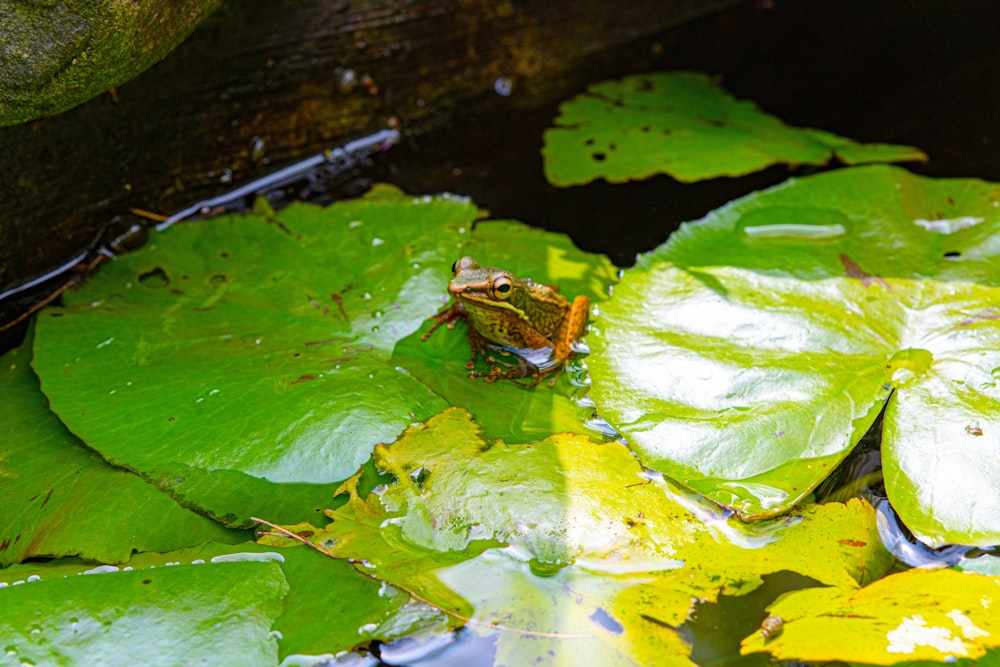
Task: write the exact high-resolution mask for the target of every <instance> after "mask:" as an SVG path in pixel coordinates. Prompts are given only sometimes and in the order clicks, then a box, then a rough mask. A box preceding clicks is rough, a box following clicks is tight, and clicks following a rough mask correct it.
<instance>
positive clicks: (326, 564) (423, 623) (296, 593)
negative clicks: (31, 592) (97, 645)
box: [0, 543, 449, 664]
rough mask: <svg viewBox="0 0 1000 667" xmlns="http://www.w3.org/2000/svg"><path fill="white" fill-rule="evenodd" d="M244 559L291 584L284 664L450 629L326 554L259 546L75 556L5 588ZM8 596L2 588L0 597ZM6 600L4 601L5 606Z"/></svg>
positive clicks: (13, 573)
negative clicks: (120, 559)
mask: <svg viewBox="0 0 1000 667" xmlns="http://www.w3.org/2000/svg"><path fill="white" fill-rule="evenodd" d="M241 561H251V562H267V563H275V564H278V565H280V569H281V572H282V573H283V576H284V577H285V579H286V580H287V594H285V595H284V596H283V600H284V603H283V610H282V611H281V612H280V614H278V615H276V616H275V618H274V619H273V625H272V626H271V627H272V629H273V630H275V631H276V632H277V634H276V635H275V636H276V637H277V638H278V648H279V654H280V656H281V657H282V658H284V657H287V656H289V655H325V654H336V653H339V652H341V651H345V650H349V649H352V648H354V647H356V646H358V645H360V644H364V643H366V642H368V641H371V640H372V639H382V640H392V639H395V638H398V637H401V636H405V635H408V634H410V633H413V632H416V631H418V630H424V629H437V628H445V627H448V625H449V624H448V619H447V617H445V616H443V615H442V614H441V613H440V612H438V611H436V610H434V609H432V608H430V607H427V606H425V605H420V604H415V603H413V602H411V601H410V600H409V596H408V595H406V594H405V593H403V592H401V591H397V590H395V589H393V588H391V587H389V586H386V585H385V584H383V583H381V582H378V581H375V580H373V579H371V578H369V577H365V576H362V575H360V574H358V572H357V571H355V569H354V568H353V567H351V566H350V565H349V564H348V563H346V562H331V561H330V559H329V558H326V557H324V556H323V555H322V554H319V553H316V552H314V551H310V550H306V549H280V550H277V551H276V550H275V549H273V548H269V547H264V546H261V545H259V544H255V543H241V544H234V545H228V544H219V543H209V544H206V545H203V546H199V547H192V548H188V549H179V550H176V551H171V552H168V553H143V554H136V555H135V556H133V557H132V559H131V560H129V561H128V563H126V564H120V565H119V566H117V567H116V566H110V565H100V564H99V563H94V562H86V561H82V560H80V559H75V558H62V559H58V560H54V561H50V562H44V563H25V564H22V565H14V566H11V567H9V568H7V569H5V570H2V571H0V589H7V587H8V586H21V585H26V584H35V583H38V582H43V583H48V582H53V581H59V580H63V579H64V578H69V579H76V578H77V575H80V574H84V573H88V572H90V573H94V574H97V573H112V574H113V573H115V572H118V571H121V572H122V573H123V574H125V573H128V572H136V573H151V572H159V571H161V568H164V567H170V568H175V567H206V568H208V569H209V570H210V571H212V572H214V571H216V570H215V568H216V567H217V566H218V565H220V564H227V563H232V562H241ZM126 568H129V569H126ZM99 581H100V582H101V583H102V584H107V585H108V586H109V588H108V589H107V592H105V589H104V588H102V586H100V585H95V586H94V587H93V594H94V595H95V596H97V597H99V598H108V597H109V596H110V595H112V593H111V592H110V591H112V590H113V589H114V587H113V583H114V581H115V580H114V578H112V577H109V578H107V579H104V578H101V579H99ZM317 582H322V585H317ZM29 588H30V586H29ZM9 590H15V588H13V587H12V588H10V589H9ZM6 592H7V590H0V596H2V595H3V594H4V593H6ZM66 594H67V595H70V593H66ZM198 595H204V596H205V599H206V600H208V604H210V605H218V604H220V603H221V602H223V601H224V599H225V597H226V594H225V592H224V591H223V592H220V591H219V589H216V588H214V587H208V588H207V589H206V590H205V591H203V592H201V593H198ZM3 599H4V598H2V597H0V600H3ZM3 604H6V603H0V607H2V605H3ZM163 614H164V618H165V619H166V620H165V622H166V623H168V624H174V623H177V622H180V618H179V616H182V615H183V610H181V612H178V610H177V609H174V608H169V607H168V608H165V609H164V610H163ZM0 617H2V613H0ZM204 640H205V642H206V643H209V644H210V643H211V641H212V639H211V638H209V637H206V638H204ZM126 643H127V642H126ZM121 649H122V651H123V652H124V651H127V650H128V647H127V646H122V647H121ZM233 655H239V654H233ZM39 664H41V663H39ZM143 664H145V663H143Z"/></svg>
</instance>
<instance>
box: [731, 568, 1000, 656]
mask: <svg viewBox="0 0 1000 667" xmlns="http://www.w3.org/2000/svg"><path fill="white" fill-rule="evenodd" d="M998 586H1000V577H987V576H983V575H979V574H968V573H960V572H956V571H954V570H935V571H927V570H919V569H917V570H909V571H907V572H901V573H899V574H894V575H891V576H889V577H886V578H885V579H881V580H879V581H876V582H875V583H873V584H871V585H870V586H867V587H865V588H863V589H861V590H858V591H847V590H843V589H839V590H838V589H836V588H811V589H805V590H801V591H795V592H792V593H788V594H787V595H785V596H783V597H781V598H779V600H778V602H776V603H775V604H774V605H772V607H771V608H770V610H769V611H770V614H771V615H772V616H777V617H779V618H781V619H782V620H783V621H784V623H783V627H782V631H781V633H780V634H778V635H777V636H774V637H771V638H770V639H767V640H765V639H764V638H763V637H761V636H760V635H759V634H754V635H752V636H750V637H747V638H746V639H744V640H743V648H742V651H743V652H744V653H750V652H761V651H766V652H768V653H770V654H771V655H772V656H773V657H774V658H776V659H778V660H789V659H795V660H803V661H807V662H824V661H826V660H843V661H845V662H846V661H850V662H858V663H865V664H871V665H895V664H898V663H906V664H911V661H917V660H926V661H932V662H935V663H941V662H949V663H951V662H954V661H956V660H958V659H969V660H975V659H977V658H981V657H982V656H984V655H985V654H986V652H987V650H989V649H997V648H998V647H1000V615H998V614H997V612H996V609H995V608H994V606H995V604H996V600H997V590H998ZM996 655H997V654H996V653H994V657H995V656H996ZM973 664H983V665H985V664H993V663H992V662H990V663H987V662H986V661H985V660H983V661H982V662H979V663H975V662H974V663H973Z"/></svg>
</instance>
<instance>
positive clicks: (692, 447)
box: [588, 166, 1000, 545]
mask: <svg viewBox="0 0 1000 667" xmlns="http://www.w3.org/2000/svg"><path fill="white" fill-rule="evenodd" d="M998 202H1000V187H998V186H997V185H995V184H992V183H986V182H983V181H979V180H974V179H947V180H935V179H929V178H923V177H920V176H914V175H912V174H910V173H908V172H906V171H903V170H901V169H898V168H893V167H887V166H869V167H856V168H851V169H844V170H840V171H835V172H829V173H824V174H820V175H817V176H811V177H807V178H802V179H792V180H790V181H789V182H787V183H784V184H782V185H780V186H777V187H775V188H772V189H771V190H768V191H764V192H759V193H755V194H752V195H749V196H747V197H745V198H743V199H740V200H737V201H735V202H732V203H730V204H728V205H727V206H724V207H723V208H721V209H719V210H717V211H715V212H713V213H711V214H709V215H708V216H707V217H706V218H705V219H703V220H702V221H699V222H697V223H694V224H687V225H685V226H683V227H682V228H681V229H680V230H679V231H678V232H676V233H675V234H674V235H673V236H672V237H671V239H670V240H669V241H668V243H666V244H665V245H663V246H661V247H660V248H658V249H656V250H654V251H653V252H651V253H649V254H647V255H645V256H642V257H640V258H639V262H638V265H637V266H636V267H635V268H633V269H631V270H628V271H626V273H625V277H624V278H623V280H622V283H621V284H620V285H618V286H617V287H616V289H615V295H614V298H613V299H612V300H611V301H609V303H608V304H606V305H605V307H603V308H602V310H601V318H600V319H599V320H598V321H597V322H596V323H595V324H594V325H593V326H592V327H591V334H590V337H589V339H588V340H589V342H590V344H591V345H592V347H593V348H594V354H593V355H592V356H591V357H590V359H589V360H588V363H589V365H590V368H591V375H592V377H593V380H594V387H593V389H592V395H593V397H594V399H595V401H596V402H597V404H598V407H599V409H600V412H601V415H602V416H603V417H604V418H606V419H607V420H608V421H609V422H611V423H612V425H614V426H615V427H616V428H618V429H619V430H620V432H621V433H622V435H623V436H624V437H625V438H626V439H627V440H628V441H629V443H630V444H631V445H632V447H633V448H634V449H635V450H636V452H637V453H638V454H639V456H640V458H641V459H642V461H643V462H644V463H645V464H646V465H648V466H650V467H652V468H655V469H657V470H660V471H662V472H663V473H665V474H667V475H670V476H671V477H673V478H674V479H677V480H679V481H680V482H682V483H683V484H685V485H687V486H688V487H690V488H692V489H695V490H697V491H699V492H701V493H703V494H705V495H707V496H708V497H710V498H712V499H713V500H715V501H717V502H719V503H722V504H724V505H728V506H730V507H733V508H735V509H737V510H738V511H739V512H740V513H741V514H742V515H744V516H747V517H755V516H763V515H769V514H777V513H781V512H784V511H786V510H788V508H790V507H792V506H793V505H795V504H796V503H797V502H799V501H800V500H801V499H803V498H805V497H806V496H807V495H808V494H809V492H810V491H811V490H812V489H813V488H814V487H815V486H816V485H817V484H818V483H819V482H820V481H821V480H822V479H823V478H824V477H826V476H827V475H828V474H829V473H830V472H831V471H832V470H833V469H834V467H836V465H837V463H839V462H840V460H841V459H843V457H844V456H846V454H847V453H848V451H850V449H851V448H852V447H853V446H854V444H855V443H856V442H857V440H858V439H859V438H860V436H861V435H862V434H863V433H864V432H865V430H866V429H867V428H868V427H869V425H870V424H871V423H872V422H873V420H874V419H875V417H876V416H877V415H878V413H879V411H880V410H881V409H882V407H883V405H885V404H886V403H888V405H886V412H885V419H884V427H883V440H882V454H883V462H884V472H885V483H886V489H887V492H888V494H889V498H890V500H891V502H892V504H893V507H894V508H895V509H896V511H897V512H898V513H899V515H900V516H901V518H902V519H903V521H904V522H905V523H906V525H907V526H908V527H909V528H910V529H911V530H913V532H914V533H915V534H916V535H917V536H918V537H920V538H921V539H922V540H924V541H926V542H928V543H930V544H932V545H939V544H942V543H947V542H956V543H963V544H991V543H996V542H1000V494H997V493H996V489H997V488H1000V370H998V369H1000V272H998V271H997V268H996V267H997V262H998V259H1000V244H998V243H997V239H998V238H1000V208H998Z"/></svg>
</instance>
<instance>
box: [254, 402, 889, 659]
mask: <svg viewBox="0 0 1000 667" xmlns="http://www.w3.org/2000/svg"><path fill="white" fill-rule="evenodd" d="M375 462H376V465H377V467H378V468H379V469H380V470H381V471H383V472H386V473H391V474H392V475H393V476H394V477H395V478H396V480H395V482H393V483H391V484H389V485H387V486H386V487H384V488H383V489H380V490H379V492H378V493H372V494H369V495H368V496H367V497H365V498H362V497H361V496H359V495H357V494H356V493H355V492H354V491H353V488H354V486H353V483H349V484H347V485H345V487H344V490H345V491H347V492H349V493H350V495H351V497H350V499H349V501H348V502H347V504H346V505H344V506H342V507H341V508H339V509H337V510H330V511H328V512H327V513H328V515H329V517H330V519H332V522H331V523H329V524H327V525H326V526H325V527H322V528H316V527H313V526H311V525H308V524H300V525H296V526H292V527H291V529H292V530H294V531H296V532H298V533H300V534H302V535H305V536H307V538H308V540H309V541H311V542H312V543H314V544H316V545H318V546H320V547H321V548H323V549H326V550H328V552H329V553H330V554H332V555H334V556H335V557H338V558H347V559H351V560H352V561H355V562H357V563H358V568H359V570H361V571H362V572H365V573H367V574H369V576H372V577H375V578H378V579H382V580H385V581H388V582H390V583H392V584H393V585H395V586H397V587H399V588H402V589H404V590H407V591H409V592H411V593H413V594H414V595H415V596H417V597H418V599H421V600H424V601H426V602H429V603H431V604H433V605H434V606H436V607H439V608H441V609H443V610H445V611H446V612H448V613H450V614H452V615H454V616H455V617H456V618H459V619H461V620H464V621H467V622H469V623H470V625H471V627H472V628H473V629H475V630H477V631H482V632H486V633H495V635H496V646H497V658H496V664H539V662H537V661H540V662H541V663H544V664H601V665H625V664H629V665H631V664H664V665H675V664H676V665H690V664H692V663H690V661H689V659H688V657H687V655H688V651H689V648H688V647H687V646H686V645H685V644H684V643H683V642H682V641H681V639H680V637H679V636H678V635H677V634H676V632H675V631H674V629H673V628H675V627H677V626H678V625H680V624H681V623H682V622H683V621H684V619H685V618H686V617H687V615H688V613H689V612H690V610H691V608H692V605H693V603H694V600H695V599H703V600H713V599H715V598H716V597H717V596H718V595H719V593H721V592H726V593H729V594H732V595H738V594H742V593H746V592H749V591H751V590H753V589H754V588H756V587H757V586H758V585H760V583H761V576H762V575H764V574H767V573H772V572H777V571H781V570H794V571H796V572H800V573H802V574H804V575H806V576H809V577H812V578H814V579H816V580H817V581H820V582H823V583H826V584H828V585H832V586H838V587H846V588H848V589H852V590H853V589H855V588H857V586H858V585H859V584H860V583H862V582H866V581H868V580H869V579H870V577H873V576H875V577H877V576H880V574H881V573H882V572H884V570H885V568H886V567H887V565H888V561H889V560H890V559H889V558H888V557H887V555H886V552H885V551H884V550H883V549H882V547H881V544H880V543H879V541H878V537H877V531H876V527H875V523H874V517H873V512H872V509H871V507H869V506H868V505H867V504H865V503H863V502H860V501H851V502H850V503H848V504H847V505H842V504H831V505H825V506H816V507H812V508H809V509H806V510H803V511H801V512H798V513H796V514H795V515H794V516H790V517H786V518H783V519H779V520H777V521H775V522H772V523H768V524H767V525H764V526H758V527H757V530H755V531H751V532H747V531H746V529H745V528H744V527H742V526H741V525H739V522H738V521H736V520H734V519H729V520H727V519H726V518H725V517H724V516H720V515H719V512H718V510H717V508H713V507H711V506H710V505H703V504H701V503H700V502H699V501H698V500H697V499H694V498H691V497H686V496H684V495H682V494H680V493H678V491H677V489H676V488H675V487H672V486H671V485H670V484H669V483H667V482H666V481H664V480H663V479H662V478H658V477H656V476H652V477H650V476H646V475H644V474H643V470H642V468H641V467H640V465H639V464H638V462H637V461H636V460H635V459H634V457H632V455H631V453H630V452H629V451H628V449H627V448H626V447H624V446H623V445H621V444H620V443H617V442H612V443H603V444H602V443H595V442H593V441H591V440H589V439H587V438H585V437H581V436H578V435H572V434H560V435H555V436H552V437H550V438H547V439H545V440H542V441H540V442H536V443H534V444H507V443H505V442H503V441H492V440H488V439H486V438H485V437H484V435H483V433H482V430H481V429H480V428H479V427H478V426H477V425H476V424H475V423H473V422H472V420H471V417H470V415H469V414H468V413H467V412H465V411H463V410H458V409H454V408H453V409H449V410H447V411H445V412H444V413H443V414H441V415H439V416H436V417H434V418H432V419H431V420H429V421H428V422H427V423H426V424H422V425H417V426H413V427H411V428H410V429H409V430H408V431H407V432H406V434H405V435H404V436H403V437H402V438H400V439H399V440H398V441H396V442H395V443H393V444H392V445H388V446H384V445H380V446H379V447H377V448H376V450H375ZM266 541H267V542H268V543H270V544H280V543H281V542H280V541H278V542H275V541H274V540H273V539H272V538H267V540H266Z"/></svg>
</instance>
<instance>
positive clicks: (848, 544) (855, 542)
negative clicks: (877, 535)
mask: <svg viewBox="0 0 1000 667" xmlns="http://www.w3.org/2000/svg"><path fill="white" fill-rule="evenodd" d="M837 543H838V544H843V545H844V546H845V547H867V546H868V543H867V542H862V541H861V540H847V539H844V540H837Z"/></svg>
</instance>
